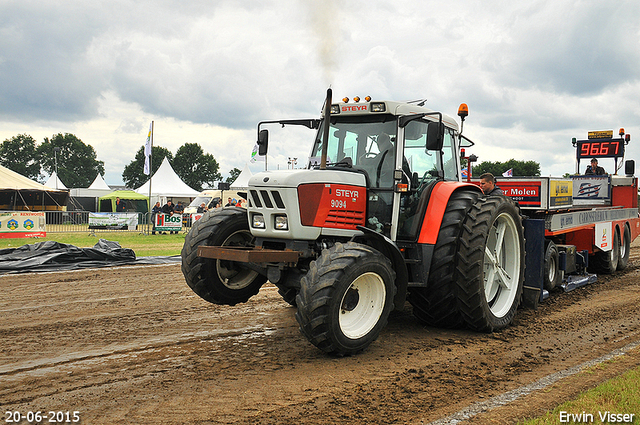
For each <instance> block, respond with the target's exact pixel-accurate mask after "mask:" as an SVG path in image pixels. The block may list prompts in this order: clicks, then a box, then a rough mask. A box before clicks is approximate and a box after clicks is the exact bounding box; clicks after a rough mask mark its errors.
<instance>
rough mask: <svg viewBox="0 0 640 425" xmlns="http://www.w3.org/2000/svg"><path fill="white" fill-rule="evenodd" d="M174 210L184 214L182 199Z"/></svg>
mask: <svg viewBox="0 0 640 425" xmlns="http://www.w3.org/2000/svg"><path fill="white" fill-rule="evenodd" d="M173 211H174V212H175V213H176V214H182V213H183V212H184V205H182V201H178V203H177V204H176V206H175V208H174V209H173Z"/></svg>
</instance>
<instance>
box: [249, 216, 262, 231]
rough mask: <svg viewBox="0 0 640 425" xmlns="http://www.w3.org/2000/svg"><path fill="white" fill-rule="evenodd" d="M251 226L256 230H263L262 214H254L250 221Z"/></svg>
mask: <svg viewBox="0 0 640 425" xmlns="http://www.w3.org/2000/svg"><path fill="white" fill-rule="evenodd" d="M251 226H252V227H254V228H256V229H264V228H265V225H264V216H263V215H262V214H254V215H253V219H252V220H251Z"/></svg>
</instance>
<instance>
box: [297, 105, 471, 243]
mask: <svg viewBox="0 0 640 425" xmlns="http://www.w3.org/2000/svg"><path fill="white" fill-rule="evenodd" d="M345 100H346V99H345ZM325 125H326V120H324V119H323V120H322V121H321V122H320V124H319V128H318V133H317V137H316V139H315V143H314V145H313V148H312V151H311V155H310V159H309V164H308V167H309V168H310V169H318V168H320V163H321V160H320V159H321V155H322V151H323V148H324V146H323V145H324V143H325V136H324V135H325V134H328V141H327V146H326V152H327V154H326V155H327V156H326V164H327V169H333V170H342V171H347V172H356V173H361V174H362V175H364V176H365V181H366V187H367V191H368V197H367V199H368V201H367V214H366V223H365V226H366V227H369V228H371V229H373V230H375V231H377V232H380V233H382V234H384V235H385V236H387V237H389V238H391V239H392V240H395V239H396V238H401V239H415V237H416V231H417V228H418V226H417V221H416V220H414V219H415V217H416V216H417V214H419V213H420V210H421V209H420V208H418V205H419V204H420V202H419V201H420V198H421V197H422V195H423V193H425V189H426V188H427V187H428V186H429V185H430V184H431V183H434V182H436V181H439V180H450V181H459V179H460V177H459V173H460V167H459V158H458V153H457V149H456V143H455V141H456V138H455V135H456V132H457V128H458V127H457V123H456V122H455V121H454V120H453V119H451V118H449V117H446V116H443V115H442V114H440V113H436V112H433V111H431V110H429V109H427V108H424V107H422V106H418V105H415V104H411V103H408V104H407V103H396V102H369V103H364V104H359V103H355V104H354V103H348V102H346V101H345V102H343V103H339V104H334V105H333V107H332V110H331V115H330V124H329V130H328V132H326V131H325V128H324V126H325ZM423 212H424V211H423Z"/></svg>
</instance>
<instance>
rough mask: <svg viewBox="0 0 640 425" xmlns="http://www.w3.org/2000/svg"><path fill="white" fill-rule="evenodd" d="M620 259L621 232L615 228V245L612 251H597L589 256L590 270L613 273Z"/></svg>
mask: <svg viewBox="0 0 640 425" xmlns="http://www.w3.org/2000/svg"><path fill="white" fill-rule="evenodd" d="M619 259H620V232H618V230H616V229H614V230H613V245H612V246H611V250H610V251H596V252H595V253H593V255H591V256H589V270H590V271H592V272H594V273H604V274H613V273H615V271H616V270H617V268H618V263H619Z"/></svg>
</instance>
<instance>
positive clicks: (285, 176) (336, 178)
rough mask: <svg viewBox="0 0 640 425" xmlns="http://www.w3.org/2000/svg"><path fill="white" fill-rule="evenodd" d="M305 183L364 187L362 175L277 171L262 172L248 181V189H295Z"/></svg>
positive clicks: (352, 172)
mask: <svg viewBox="0 0 640 425" xmlns="http://www.w3.org/2000/svg"><path fill="white" fill-rule="evenodd" d="M306 183H328V184H344V185H352V186H362V187H365V186H366V181H365V177H364V174H361V173H358V172H356V171H355V170H354V171H344V170H335V169H327V170H278V171H263V172H261V173H257V174H254V175H253V176H251V178H250V179H249V187H256V188H259V187H273V188H276V187H277V188H297V187H298V186H299V185H301V184H306Z"/></svg>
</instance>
